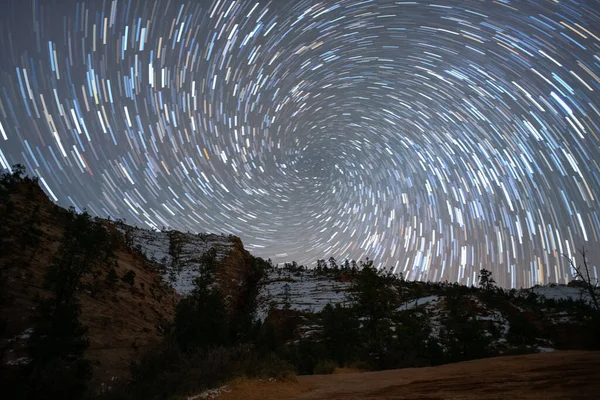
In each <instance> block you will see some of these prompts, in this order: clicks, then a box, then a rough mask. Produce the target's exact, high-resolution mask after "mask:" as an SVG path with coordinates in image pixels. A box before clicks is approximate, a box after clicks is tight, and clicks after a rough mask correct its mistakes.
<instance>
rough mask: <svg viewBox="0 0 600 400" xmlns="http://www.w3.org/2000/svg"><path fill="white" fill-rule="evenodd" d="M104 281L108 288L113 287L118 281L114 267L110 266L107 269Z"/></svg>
mask: <svg viewBox="0 0 600 400" xmlns="http://www.w3.org/2000/svg"><path fill="white" fill-rule="evenodd" d="M105 281H106V284H107V285H108V287H110V288H113V287H114V286H115V285H116V284H117V282H118V281H119V276H118V275H117V271H115V267H111V268H110V269H109V270H108V273H107V274H106V278H105Z"/></svg>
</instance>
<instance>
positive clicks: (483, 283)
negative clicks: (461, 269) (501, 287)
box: [479, 269, 496, 290]
mask: <svg viewBox="0 0 600 400" xmlns="http://www.w3.org/2000/svg"><path fill="white" fill-rule="evenodd" d="M479 286H480V287H481V288H483V289H485V290H492V289H494V288H495V287H496V281H495V280H494V278H492V271H490V270H487V269H482V270H481V271H480V272H479Z"/></svg>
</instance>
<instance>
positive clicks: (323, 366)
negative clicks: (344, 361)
mask: <svg viewBox="0 0 600 400" xmlns="http://www.w3.org/2000/svg"><path fill="white" fill-rule="evenodd" d="M336 368H337V364H336V362H335V361H332V360H321V361H319V362H318V363H317V365H316V366H315V370H314V373H315V374H318V375H329V374H333V372H334V371H335V369H336Z"/></svg>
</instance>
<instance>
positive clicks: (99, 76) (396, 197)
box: [0, 0, 600, 287]
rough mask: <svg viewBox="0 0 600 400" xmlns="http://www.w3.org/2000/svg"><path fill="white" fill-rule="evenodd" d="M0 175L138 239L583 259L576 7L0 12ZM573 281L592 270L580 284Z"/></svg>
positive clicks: (495, 264)
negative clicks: (144, 231)
mask: <svg viewBox="0 0 600 400" xmlns="http://www.w3.org/2000/svg"><path fill="white" fill-rule="evenodd" d="M0 15H1V16H2V17H0V18H1V19H0V28H1V30H0V72H1V75H0V165H1V166H2V167H4V168H6V167H8V166H9V165H12V164H15V163H22V164H25V165H26V166H27V169H28V171H29V172H31V173H33V174H35V175H37V176H39V177H40V182H41V185H42V187H43V189H44V190H45V191H46V192H47V193H48V194H49V196H50V198H51V199H52V200H54V201H56V202H57V203H58V204H60V205H63V206H65V207H68V206H71V205H73V206H75V207H76V208H78V209H83V208H87V209H88V210H89V211H90V212H91V213H93V214H95V215H99V216H103V217H105V216H107V215H110V216H111V217H113V218H118V217H121V218H126V219H127V222H128V223H130V224H133V225H138V226H140V227H154V228H159V229H160V228H161V227H162V226H167V227H170V228H173V229H178V230H183V231H188V230H189V231H193V232H215V233H220V232H223V233H232V234H235V235H238V236H240V237H241V238H242V240H243V241H244V244H245V246H246V248H248V249H249V250H250V251H251V252H252V253H254V254H256V255H260V256H263V257H270V258H272V259H273V260H274V261H275V262H284V261H291V260H296V261H298V262H300V263H313V262H314V261H315V260H316V259H317V258H328V257H329V256H334V257H336V258H338V259H344V258H346V257H348V258H351V259H352V258H353V259H361V258H364V257H367V256H368V257H369V258H372V259H375V260H376V261H377V264H378V265H381V266H387V267H394V268H395V269H396V271H402V272H404V274H405V275H407V276H408V277H409V278H411V279H422V280H426V279H431V280H446V279H447V280H450V281H459V282H462V283H467V284H468V283H471V282H472V280H473V277H474V275H475V273H476V272H477V271H478V270H479V269H480V268H482V267H485V268H489V269H491V270H492V271H493V272H494V275H495V277H496V279H497V280H498V281H499V282H500V283H501V284H503V285H504V286H508V287H511V286H512V287H521V286H530V285H532V284H535V283H547V282H565V281H568V280H570V271H569V267H568V264H567V263H565V261H564V259H563V258H562V256H561V254H562V253H567V254H573V253H574V252H575V249H576V248H580V247H582V246H586V247H587V248H589V249H590V250H591V254H590V257H591V261H592V264H594V265H595V263H596V262H597V260H598V259H599V258H598V257H599V256H600V252H599V251H598V247H599V246H598V245H599V244H600V239H599V234H600V220H599V217H598V212H599V210H600V208H599V205H600V201H599V196H600V166H599V164H598V163H599V162H600V132H599V131H600V129H599V126H600V97H599V96H598V93H599V92H600V3H599V2H597V1H561V2H555V1H548V0H547V1H501V0H497V1H487V0H486V1H464V0H461V1H446V0H443V1H442V0H440V1H414V2H412V1H406V2H405V1H387V0H386V1H384V0H380V1H379V0H378V1H375V0H371V1H365V0H339V1H334V0H332V1H308V0H307V1H275V2H271V3H268V2H266V1H261V2H256V1H242V0H237V1H232V0H220V1H215V2H210V1H185V2H183V1H177V0H170V1H162V0H156V1H147V0H145V1H141V0H118V1H116V0H115V1H112V0H105V1H100V0H94V1H92V0H88V1H80V2H76V1H57V0H55V1H51V0H33V1H19V2H15V1H12V2H2V5H1V6H0ZM594 273H596V272H595V269H594Z"/></svg>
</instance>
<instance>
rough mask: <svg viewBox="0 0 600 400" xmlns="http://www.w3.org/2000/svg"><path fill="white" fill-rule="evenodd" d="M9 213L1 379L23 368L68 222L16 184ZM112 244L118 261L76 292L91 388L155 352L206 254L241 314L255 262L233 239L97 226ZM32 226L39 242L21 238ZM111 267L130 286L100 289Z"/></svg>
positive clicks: (1, 264) (2, 256)
mask: <svg viewBox="0 0 600 400" xmlns="http://www.w3.org/2000/svg"><path fill="white" fill-rule="evenodd" d="M8 201H9V202H10V203H12V206H11V207H10V209H8V208H7V207H6V205H5V204H2V205H0V216H1V217H2V224H3V238H2V251H1V253H0V268H2V271H3V276H4V279H5V283H4V284H3V285H2V288H3V293H2V298H3V299H4V300H5V301H4V304H2V305H0V307H1V308H0V316H2V318H3V319H4V320H5V321H6V324H5V327H4V329H3V330H1V331H0V349H1V350H3V351H2V352H0V355H2V354H3V355H4V357H3V359H2V360H1V362H0V375H1V376H3V377H6V378H8V379H10V376H11V374H13V373H15V372H16V370H18V368H20V367H21V366H23V365H25V364H26V363H27V361H28V360H27V353H26V349H25V345H26V342H27V338H28V337H29V335H30V334H31V332H32V329H33V320H32V317H33V315H34V307H35V298H36V297H37V296H47V295H48V292H47V291H46V289H45V288H44V276H45V274H46V272H47V271H48V269H49V267H50V265H51V262H52V258H53V255H54V254H55V252H56V251H57V249H58V247H59V245H60V241H61V237H62V234H63V231H64V229H65V223H66V210H64V209H62V208H60V207H59V206H57V205H55V204H53V203H52V202H51V201H50V200H49V199H48V197H47V196H46V195H45V194H44V192H43V191H42V190H41V189H40V188H39V186H37V185H36V184H33V183H28V182H23V183H20V184H18V185H17V186H16V187H15V188H14V189H12V190H11V192H10V193H9V199H8ZM102 222H103V224H104V225H105V227H106V228H107V229H108V230H109V231H110V232H111V234H112V236H113V239H114V245H113V246H114V248H113V250H114V253H115V256H116V263H114V264H113V263H110V264H106V265H102V266H101V267H100V268H99V270H98V271H97V273H96V274H95V275H94V276H89V277H87V278H86V279H85V282H84V286H85V288H84V289H83V290H82V291H80V294H79V297H80V302H81V305H82V315H81V322H82V323H83V324H84V325H85V326H87V327H88V328H89V331H88V337H89V340H90V346H89V349H88V350H87V352H86V357H87V358H88V359H90V360H91V361H92V362H93V366H94V378H93V381H92V385H93V387H95V388H96V389H100V388H102V387H107V386H111V384H114V381H115V380H122V379H127V378H128V377H129V365H130V363H131V361H132V360H136V359H139V358H141V357H142V356H143V355H144V354H146V353H148V352H150V351H152V350H153V349H155V348H156V347H157V346H158V345H159V344H160V342H161V340H162V338H163V334H164V332H165V330H166V329H168V327H169V324H170V322H171V321H172V319H173V316H174V311H175V306H176V304H177V302H178V300H179V299H180V298H181V296H183V295H185V294H187V293H189V291H190V290H191V289H192V287H193V278H194V277H195V276H198V275H199V272H198V270H199V266H200V263H201V261H200V260H201V257H202V255H203V253H204V252H206V251H208V250H209V249H211V248H215V250H216V252H217V264H218V268H217V274H216V284H217V285H219V286H220V288H221V290H222V291H223V293H224V294H225V296H226V298H227V300H228V304H229V305H230V309H231V313H232V314H234V313H235V310H236V309H238V308H239V302H240V293H243V285H244V284H245V280H246V277H247V274H248V271H249V265H250V264H251V263H252V260H253V257H252V256H251V255H250V254H249V253H248V252H247V251H245V250H244V248H243V245H242V242H241V240H240V239H239V238H236V237H233V236H231V237H225V236H218V235H193V234H189V233H181V232H175V231H171V232H155V231H151V230H145V229H138V228H134V227H129V226H127V225H124V224H123V223H118V222H114V221H109V220H103V221H102ZM31 227H35V229H36V230H37V232H39V233H38V234H37V236H38V239H36V240H33V239H32V238H31V237H29V236H28V234H27V232H29V231H30V230H31ZM113 267H114V269H115V271H116V273H117V276H118V277H119V278H122V277H123V276H124V275H125V274H126V273H127V272H128V271H133V272H134V273H135V278H134V283H133V285H130V284H129V283H126V282H125V281H123V280H122V279H118V281H117V282H116V284H115V285H108V284H107V283H106V279H105V278H106V275H107V274H108V273H109V271H110V269H111V268H113Z"/></svg>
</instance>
